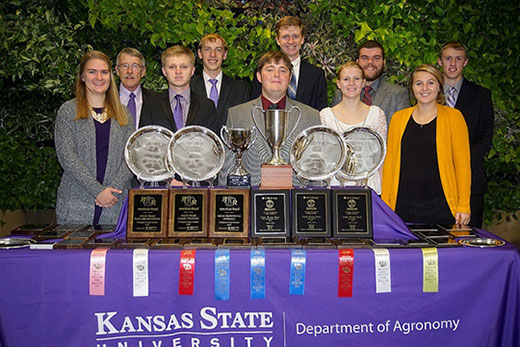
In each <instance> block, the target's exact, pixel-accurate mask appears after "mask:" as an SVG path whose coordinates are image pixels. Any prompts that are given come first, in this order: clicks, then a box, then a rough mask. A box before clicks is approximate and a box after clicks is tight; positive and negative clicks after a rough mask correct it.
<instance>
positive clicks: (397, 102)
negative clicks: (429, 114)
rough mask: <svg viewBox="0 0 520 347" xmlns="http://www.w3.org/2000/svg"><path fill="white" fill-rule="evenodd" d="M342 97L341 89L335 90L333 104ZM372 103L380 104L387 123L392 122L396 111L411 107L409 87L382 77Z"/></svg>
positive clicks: (337, 102)
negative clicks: (391, 119)
mask: <svg viewBox="0 0 520 347" xmlns="http://www.w3.org/2000/svg"><path fill="white" fill-rule="evenodd" d="M342 99H343V95H341V91H340V90H339V89H337V90H335V91H334V97H333V98H332V106H335V105H337V104H339V103H340V102H341V100H342ZM372 105H375V106H379V107H380V108H381V109H382V110H383V111H384V112H385V117H386V124H390V118H392V115H393V114H394V113H395V112H397V111H399V110H402V109H403V108H407V107H410V96H409V94H408V89H406V88H404V87H401V86H399V85H396V84H393V83H390V82H387V81H386V80H385V79H384V78H381V82H380V83H379V88H377V91H376V94H375V96H374V99H373V100H372Z"/></svg>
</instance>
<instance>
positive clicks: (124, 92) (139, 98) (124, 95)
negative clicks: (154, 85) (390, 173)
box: [119, 84, 143, 106]
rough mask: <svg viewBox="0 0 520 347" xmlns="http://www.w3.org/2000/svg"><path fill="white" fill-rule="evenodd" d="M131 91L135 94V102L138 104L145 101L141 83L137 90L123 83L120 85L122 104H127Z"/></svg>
mask: <svg viewBox="0 0 520 347" xmlns="http://www.w3.org/2000/svg"><path fill="white" fill-rule="evenodd" d="M130 93H134V94H135V102H136V105H139V104H142V102H143V91H142V89H141V85H138V86H137V88H136V90H134V91H133V92H131V91H129V90H128V89H126V88H125V87H124V86H123V85H122V84H120V85H119V100H120V101H121V104H123V105H125V106H126V105H127V104H128V100H130Z"/></svg>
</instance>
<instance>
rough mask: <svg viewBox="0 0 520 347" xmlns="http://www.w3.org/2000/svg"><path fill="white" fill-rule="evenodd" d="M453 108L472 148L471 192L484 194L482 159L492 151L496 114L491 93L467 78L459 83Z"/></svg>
mask: <svg viewBox="0 0 520 347" xmlns="http://www.w3.org/2000/svg"><path fill="white" fill-rule="evenodd" d="M455 108H456V109H458V110H460V112H462V115H463V116H464V119H465V120H466V124H467V125H468V131H469V143H470V146H471V172H472V176H471V179H472V180H471V182H472V185H471V192H472V193H473V194H484V193H485V192H486V175H485V172H484V158H485V157H486V155H487V153H488V152H489V150H490V148H491V142H492V140H493V129H494V122H495V114H494V111H493V102H492V101H491V92H490V91H489V89H486V88H484V87H481V86H479V85H477V84H475V83H473V82H471V81H468V80H467V79H465V78H464V79H463V80H462V86H461V88H460V92H459V95H458V97H457V102H456V104H455Z"/></svg>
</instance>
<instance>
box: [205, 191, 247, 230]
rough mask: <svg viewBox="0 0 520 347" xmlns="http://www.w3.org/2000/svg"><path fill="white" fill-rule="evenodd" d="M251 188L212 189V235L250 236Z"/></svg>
mask: <svg viewBox="0 0 520 347" xmlns="http://www.w3.org/2000/svg"><path fill="white" fill-rule="evenodd" d="M249 194H250V193H249V190H245V189H212V190H210V207H209V211H210V225H209V236H210V237H240V238H244V237H248V236H249Z"/></svg>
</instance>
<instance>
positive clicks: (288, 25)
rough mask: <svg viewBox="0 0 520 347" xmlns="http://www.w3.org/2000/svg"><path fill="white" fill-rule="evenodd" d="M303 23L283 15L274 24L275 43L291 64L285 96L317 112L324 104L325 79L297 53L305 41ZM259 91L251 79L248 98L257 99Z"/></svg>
mask: <svg viewBox="0 0 520 347" xmlns="http://www.w3.org/2000/svg"><path fill="white" fill-rule="evenodd" d="M303 29H304V28H303V23H302V21H301V20H300V19H299V18H297V17H292V16H285V17H283V18H282V19H280V20H279V21H278V23H276V28H275V30H276V43H277V44H278V46H280V50H281V51H282V52H284V53H285V54H287V56H288V57H289V59H291V63H292V66H293V68H292V69H293V77H292V78H291V83H290V84H289V89H288V90H287V96H288V97H289V98H291V99H293V100H297V101H300V102H302V103H304V104H306V105H308V106H310V107H312V108H314V109H316V110H318V111H320V110H322V109H324V108H325V107H327V104H328V103H327V82H326V81H325V73H324V72H323V70H322V69H320V68H318V67H316V66H314V65H311V64H309V63H307V62H306V61H305V60H303V59H302V58H301V56H300V50H301V48H302V45H303V42H304V39H305V37H304V30H303ZM261 93H262V86H261V84H260V82H259V81H258V78H257V77H256V74H255V76H254V78H253V85H252V87H251V97H252V98H257V97H258V96H260V94H261Z"/></svg>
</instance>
